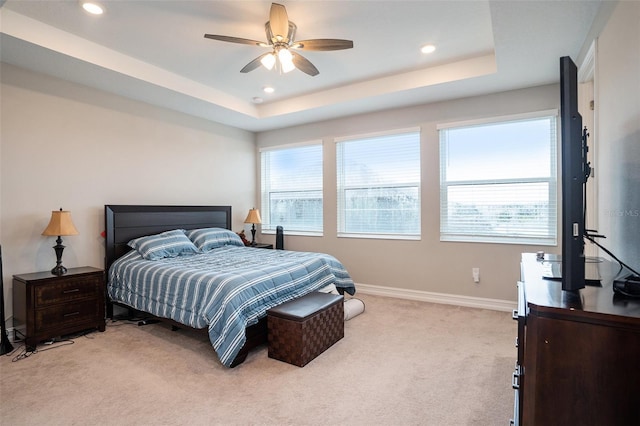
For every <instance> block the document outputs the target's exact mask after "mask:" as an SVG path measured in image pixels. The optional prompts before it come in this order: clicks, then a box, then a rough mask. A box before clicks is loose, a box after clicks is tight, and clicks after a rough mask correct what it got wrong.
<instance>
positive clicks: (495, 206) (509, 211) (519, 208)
mask: <svg viewBox="0 0 640 426" xmlns="http://www.w3.org/2000/svg"><path fill="white" fill-rule="evenodd" d="M439 132H440V239H441V240H442V241H482V242H503V243H518V244H541V245H555V244H557V177H556V175H557V158H556V151H557V148H556V143H557V128H556V115H555V114H552V115H549V111H546V112H544V113H540V115H539V116H536V115H535V114H534V115H529V116H527V117H526V118H516V119H509V118H508V117H505V118H502V119H500V121H493V122H484V123H474V124H468V125H461V126H458V127H448V126H447V127H441V128H440V130H439Z"/></svg>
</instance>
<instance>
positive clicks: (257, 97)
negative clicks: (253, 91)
mask: <svg viewBox="0 0 640 426" xmlns="http://www.w3.org/2000/svg"><path fill="white" fill-rule="evenodd" d="M251 100H252V101H253V103H254V104H261V103H262V102H263V101H264V99H262V98H261V97H260V96H256V97H254V98H253V99H251Z"/></svg>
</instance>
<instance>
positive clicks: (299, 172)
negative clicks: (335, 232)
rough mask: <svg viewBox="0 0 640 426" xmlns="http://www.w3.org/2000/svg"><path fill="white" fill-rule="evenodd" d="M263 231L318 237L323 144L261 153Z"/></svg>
mask: <svg viewBox="0 0 640 426" xmlns="http://www.w3.org/2000/svg"><path fill="white" fill-rule="evenodd" d="M260 157H261V198H262V210H263V213H262V230H263V231H266V232H267V233H268V232H275V230H276V227H277V226H279V225H280V226H282V227H283V228H284V229H285V231H286V232H287V233H288V234H305V235H307V234H310V235H321V234H322V227H323V218H322V143H321V142H315V143H312V144H305V145H302V146H292V147H285V148H278V149H269V150H263V151H261V153H260Z"/></svg>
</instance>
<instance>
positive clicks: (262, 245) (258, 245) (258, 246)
mask: <svg viewBox="0 0 640 426" xmlns="http://www.w3.org/2000/svg"><path fill="white" fill-rule="evenodd" d="M249 247H253V248H262V249H273V244H258V243H256V245H255V246H249Z"/></svg>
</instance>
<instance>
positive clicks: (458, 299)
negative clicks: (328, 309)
mask: <svg viewBox="0 0 640 426" xmlns="http://www.w3.org/2000/svg"><path fill="white" fill-rule="evenodd" d="M356 290H357V292H361V293H364V294H372V295H375V296H385V297H395V298H398V299H408V300H418V301H421V302H431V303H443V304H446V305H457V306H465V307H468V308H479V309H491V310H494V311H504V312H513V310H514V309H516V308H517V305H518V303H517V302H512V301H510V300H500V299H486V298H483V297H470V296H460V295H456V294H446V293H433V292H430V291H420V290H409V289H403V288H393V287H383V286H378V285H370V284H360V283H358V284H356Z"/></svg>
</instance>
